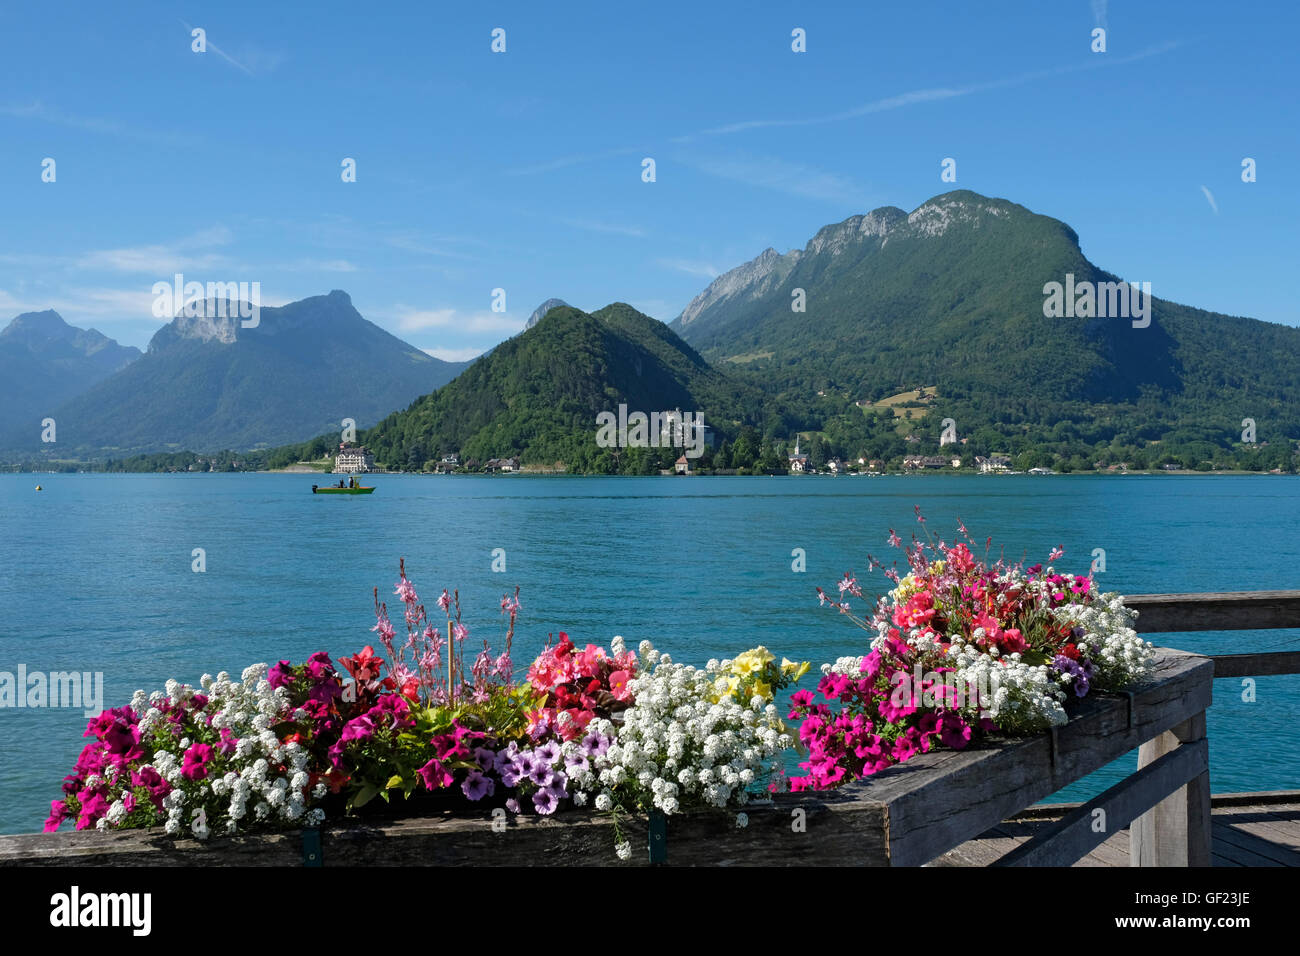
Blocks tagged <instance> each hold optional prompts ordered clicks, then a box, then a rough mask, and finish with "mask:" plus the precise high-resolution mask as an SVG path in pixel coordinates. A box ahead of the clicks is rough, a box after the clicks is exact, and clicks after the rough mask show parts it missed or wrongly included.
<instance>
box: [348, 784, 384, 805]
mask: <svg viewBox="0 0 1300 956" xmlns="http://www.w3.org/2000/svg"><path fill="white" fill-rule="evenodd" d="M377 793H379V788H378V787H376V786H375V785H374V784H373V783H368V784H366V785H365V786H363V787H362V788H361V789H360V790H359V791H357V794H356V796H354V797H353V798H352V803H351V806H353V807H364V806H365V805H366V804H367V803H369V802H370V801H371V800H373V799H374V798H375V794H377Z"/></svg>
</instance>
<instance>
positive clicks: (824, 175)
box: [678, 155, 872, 206]
mask: <svg viewBox="0 0 1300 956" xmlns="http://www.w3.org/2000/svg"><path fill="white" fill-rule="evenodd" d="M678 162H681V163H682V164H684V165H686V166H691V167H693V168H695V169H698V170H699V171H700V172H702V173H706V174H708V175H710V176H717V177H719V178H720V179H729V180H731V181H732V182H738V183H744V184H745V185H747V186H758V187H761V188H763V189H773V190H776V191H777V192H783V193H787V194H789V195H791V196H799V197H802V198H804V199H818V200H823V201H826V202H837V203H848V204H849V205H853V206H863V205H868V204H869V203H870V202H871V201H872V197H871V196H869V195H868V194H867V192H866V191H865V190H864V189H863V188H862V187H861V186H860V185H859V184H858V183H856V182H854V181H853V180H851V179H849V178H848V177H847V176H841V175H840V174H838V173H832V172H828V171H827V170H824V169H818V168H817V167H815V166H809V165H807V164H805V163H791V162H787V161H786V160H783V159H777V158H776V157H774V156H751V155H733V156H711V157H702V158H692V157H685V156H683V157H679V158H678Z"/></svg>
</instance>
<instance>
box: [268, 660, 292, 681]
mask: <svg viewBox="0 0 1300 956" xmlns="http://www.w3.org/2000/svg"><path fill="white" fill-rule="evenodd" d="M266 682H267V683H268V684H270V685H271V686H272V687H288V686H289V685H290V684H291V683H293V668H292V667H290V666H289V662H288V661H280V663H278V664H276V665H274V666H273V667H272V668H271V669H270V670H269V671H267V672H266Z"/></svg>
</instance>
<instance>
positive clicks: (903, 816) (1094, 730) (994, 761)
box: [853, 648, 1214, 866]
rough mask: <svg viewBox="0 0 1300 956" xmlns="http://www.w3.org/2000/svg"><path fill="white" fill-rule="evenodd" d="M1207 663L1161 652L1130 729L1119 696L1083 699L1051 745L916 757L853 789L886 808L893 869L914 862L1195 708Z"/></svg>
mask: <svg viewBox="0 0 1300 956" xmlns="http://www.w3.org/2000/svg"><path fill="white" fill-rule="evenodd" d="M1213 669H1214V665H1213V663H1212V662H1211V661H1210V660H1209V659H1208V658H1204V657H1200V656H1198V655H1195V654H1188V653H1186V652H1183V651H1175V650H1171V649H1168V648H1161V649H1159V650H1158V651H1157V656H1156V662H1155V672H1154V675H1153V677H1152V679H1151V680H1150V681H1149V682H1148V683H1146V684H1144V685H1142V686H1140V687H1137V688H1134V690H1133V708H1132V715H1131V725H1130V710H1129V702H1128V700H1127V699H1126V698H1124V697H1120V696H1116V695H1104V694H1096V695H1089V697H1087V698H1085V699H1084V700H1083V701H1081V702H1080V705H1079V711H1078V713H1076V714H1075V716H1074V717H1073V718H1072V719H1071V721H1070V724H1069V725H1068V726H1066V727H1064V728H1061V730H1060V731H1059V733H1058V734H1057V736H1056V743H1055V745H1053V744H1052V742H1051V738H1050V736H1049V735H1047V734H1040V735H1038V736H1036V737H1031V738H1025V739H1019V740H1015V741H1003V742H1000V744H999V745H998V746H996V747H988V748H980V749H971V750H964V751H958V752H945V753H944V754H942V757H941V759H940V758H939V757H938V756H937V755H932V754H923V755H921V756H920V757H915V758H913V759H912V760H910V761H908V762H907V763H906V764H903V765H901V766H899V767H893V768H890V769H889V770H886V771H884V772H882V773H880V774H877V775H876V776H874V777H872V778H869V779H868V780H867V781H863V782H861V783H859V784H854V785H853V786H862V787H868V788H870V789H871V793H872V796H873V797H874V798H875V799H876V800H877V801H879V802H880V803H882V804H886V805H887V806H888V818H887V819H888V826H889V834H888V840H889V843H888V849H889V858H890V863H891V865H894V866H915V865H919V864H921V863H925V862H927V861H929V860H931V859H933V858H934V857H936V856H939V855H940V854H942V853H944V852H945V851H947V850H949V849H951V848H952V847H954V846H956V845H958V844H960V843H963V842H965V841H966V840H968V839H970V838H971V837H972V836H976V835H978V834H980V833H982V832H984V831H985V830H987V829H988V828H989V827H992V826H994V825H996V824H998V823H999V822H1001V821H1002V820H1004V819H1006V818H1007V817H1008V816H1010V815H1011V814H1013V813H1016V812H1017V811H1019V810H1021V809H1023V808H1024V807H1026V806H1028V805H1029V804H1031V803H1033V802H1034V801H1035V800H1039V799H1041V798H1043V797H1045V796H1047V795H1048V794H1050V793H1054V792H1055V791H1057V790H1060V789H1061V788H1062V787H1064V786H1066V785H1067V784H1069V783H1073V782H1074V781H1075V780H1078V779H1079V778H1081V777H1083V776H1085V775H1087V774H1089V773H1092V772H1093V771H1094V770H1097V769H1099V768H1100V767H1102V766H1104V765H1105V764H1107V763H1109V762H1110V761H1111V760H1113V759H1115V758H1116V757H1119V756H1121V755H1122V754H1125V753H1127V752H1128V751H1130V750H1132V749H1133V748H1134V747H1137V746H1138V745H1140V744H1141V743H1142V742H1144V741H1146V740H1149V739H1151V738H1152V737H1154V736H1156V735H1157V734H1161V733H1164V732H1165V731H1167V730H1169V729H1171V728H1172V727H1175V726H1177V725H1178V724H1180V723H1182V722H1183V721H1186V720H1188V719H1189V718H1191V717H1192V716H1194V715H1196V714H1200V713H1202V712H1203V711H1204V710H1205V708H1206V707H1208V706H1209V705H1210V701H1211V697H1212V685H1213V680H1212V674H1213ZM930 761H933V762H932V763H931V762H930ZM939 779H942V780H943V781H944V782H943V783H942V784H941V785H938V786H931V784H932V783H933V782H934V781H935V780H939Z"/></svg>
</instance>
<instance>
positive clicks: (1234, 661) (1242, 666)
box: [1211, 651, 1300, 677]
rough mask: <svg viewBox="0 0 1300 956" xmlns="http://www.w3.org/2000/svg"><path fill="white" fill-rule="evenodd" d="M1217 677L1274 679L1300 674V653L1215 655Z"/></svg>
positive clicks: (1275, 652)
mask: <svg viewBox="0 0 1300 956" xmlns="http://www.w3.org/2000/svg"><path fill="white" fill-rule="evenodd" d="M1211 659H1212V660H1213V661H1214V676H1215V677H1272V676H1274V675H1277V674H1300V651H1270V652H1268V653H1264V654H1215V655H1213V657H1212V658H1211Z"/></svg>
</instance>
